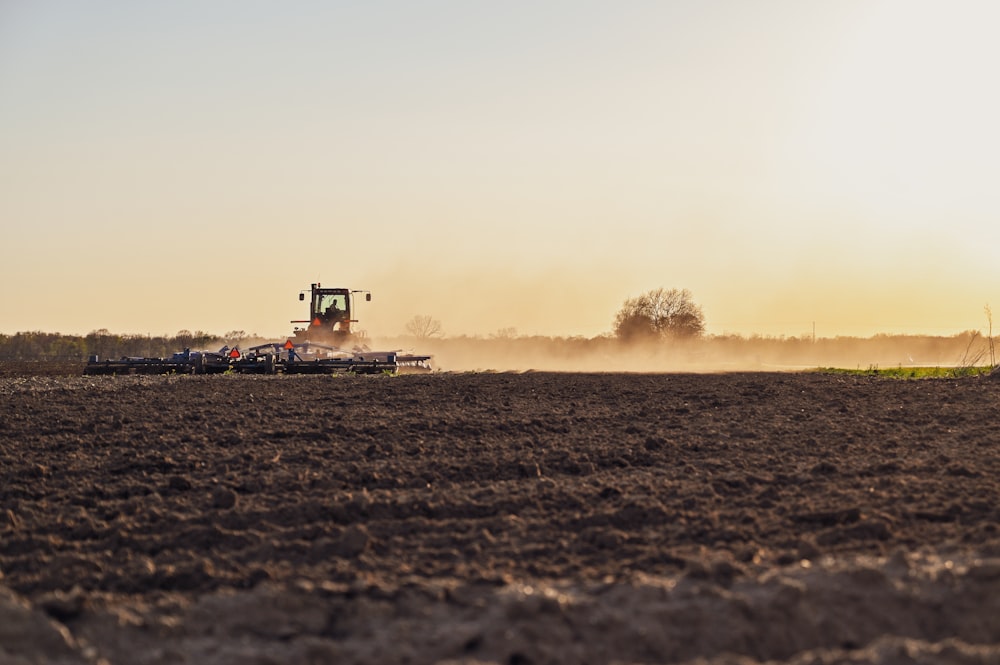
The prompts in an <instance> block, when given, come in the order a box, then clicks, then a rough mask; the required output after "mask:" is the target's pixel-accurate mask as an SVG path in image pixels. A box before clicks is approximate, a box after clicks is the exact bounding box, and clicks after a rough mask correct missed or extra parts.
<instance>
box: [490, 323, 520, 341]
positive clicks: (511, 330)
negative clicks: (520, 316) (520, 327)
mask: <svg viewBox="0 0 1000 665" xmlns="http://www.w3.org/2000/svg"><path fill="white" fill-rule="evenodd" d="M516 337H517V328H515V327H514V326H508V327H506V328H498V329H497V331H496V332H495V333H490V339H515V338H516Z"/></svg>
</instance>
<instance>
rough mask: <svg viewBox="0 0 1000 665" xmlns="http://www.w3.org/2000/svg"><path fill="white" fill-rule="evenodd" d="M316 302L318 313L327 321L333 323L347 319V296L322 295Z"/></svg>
mask: <svg viewBox="0 0 1000 665" xmlns="http://www.w3.org/2000/svg"><path fill="white" fill-rule="evenodd" d="M316 300H317V301H318V302H317V303H316V305H317V307H316V313H317V314H318V315H320V316H322V317H323V318H325V319H326V320H328V321H331V322H332V321H340V320H342V319H345V318H347V296H344V295H321V296H317V297H316Z"/></svg>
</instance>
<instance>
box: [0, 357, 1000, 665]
mask: <svg viewBox="0 0 1000 665" xmlns="http://www.w3.org/2000/svg"><path fill="white" fill-rule="evenodd" d="M81 369H82V368H80V367H77V366H73V365H68V366H64V367H62V368H61V369H57V368H55V366H46V367H44V368H43V367H40V366H20V365H19V366H13V365H5V366H2V367H0V405H2V407H3V408H2V409H0V663H3V664H6V663H67V664H70V663H72V664H76V663H109V664H110V663H113V664H119V663H128V664H143V665H144V664H157V665H159V664H167V663H202V664H204V663H209V664H222V663H226V664H228V663H261V664H263V663H390V664H391V663H414V664H419V663H438V662H447V663H503V664H510V665H515V664H519V665H523V664H529V663H539V664H540V663H591V664H610V663H668V662H669V663H674V662H692V663H694V662H697V663H758V662H777V663H802V664H804V663H914V662H917V663H963V664H965V663H1000V530H998V526H1000V502H998V499H1000V484H998V481H997V477H998V472H1000V435H998V434H997V430H996V424H995V418H996V413H997V408H998V406H1000V381H995V380H991V379H989V378H986V377H982V378H968V379H955V380H941V379H937V380H912V381H900V380H887V379H879V378H876V377H864V376H853V377H852V376H838V375H831V374H820V373H728V374H659V375H656V374H572V373H532V372H527V373H517V374H515V373H456V374H448V373H439V374H430V375H409V376H398V377H390V376H366V377H365V376H357V377H355V376H323V377H309V376H287V377H285V376H272V377H248V376H138V377H84V376H80V375H79V373H80V370H81Z"/></svg>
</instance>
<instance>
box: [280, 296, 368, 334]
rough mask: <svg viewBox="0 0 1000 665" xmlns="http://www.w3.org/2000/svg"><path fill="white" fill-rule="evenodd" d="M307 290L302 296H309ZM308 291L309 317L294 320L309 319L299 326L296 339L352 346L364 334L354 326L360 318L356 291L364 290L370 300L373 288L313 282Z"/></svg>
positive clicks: (300, 298) (366, 299) (304, 297)
mask: <svg viewBox="0 0 1000 665" xmlns="http://www.w3.org/2000/svg"><path fill="white" fill-rule="evenodd" d="M306 293H307V292H306V291H300V292H299V300H305V299H306ZM308 293H309V318H308V319H307V320H301V321H292V323H306V324H308V326H307V327H305V328H299V327H296V328H295V330H294V333H295V341H296V342H297V343H302V342H317V343H320V344H330V345H332V346H337V347H345V346H353V345H355V344H357V343H360V342H361V341H362V340H364V338H365V334H364V332H363V331H359V330H354V329H353V328H352V324H355V323H357V322H358V320H357V319H356V318H354V316H353V312H354V294H356V293H363V294H365V301H367V302H371V299H372V294H371V291H361V290H351V289H343V288H323V287H322V286H321V285H320V284H312V285H311V286H310V289H309V291H308Z"/></svg>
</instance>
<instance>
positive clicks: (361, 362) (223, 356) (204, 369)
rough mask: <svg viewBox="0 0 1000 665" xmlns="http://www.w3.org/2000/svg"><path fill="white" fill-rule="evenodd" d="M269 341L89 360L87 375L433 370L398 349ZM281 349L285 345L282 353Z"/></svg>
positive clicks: (427, 363) (425, 361) (425, 358)
mask: <svg viewBox="0 0 1000 665" xmlns="http://www.w3.org/2000/svg"><path fill="white" fill-rule="evenodd" d="M287 347H288V345H287V344H286V345H285V346H284V347H283V346H281V345H277V344H265V345H262V346H256V347H253V348H251V349H248V350H247V352H245V353H244V352H242V351H240V350H239V349H238V348H235V349H228V348H223V349H222V350H220V351H219V352H217V353H206V352H197V351H185V352H183V353H175V354H174V355H173V356H171V357H170V358H120V359H118V360H100V359H99V358H97V357H96V356H93V357H91V358H90V360H89V361H88V362H87V365H86V367H85V368H84V370H83V373H84V374H88V375H102V374H103V375H108V374H113V375H124V374H224V373H232V374H412V373H421V372H430V371H431V367H430V359H431V357H430V356H417V355H400V354H397V353H395V352H365V351H361V352H352V353H346V352H341V351H338V350H337V349H335V348H333V347H325V346H323V345H319V344H314V343H304V344H298V345H291V348H287ZM278 349H281V350H280V351H279V350H278Z"/></svg>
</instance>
